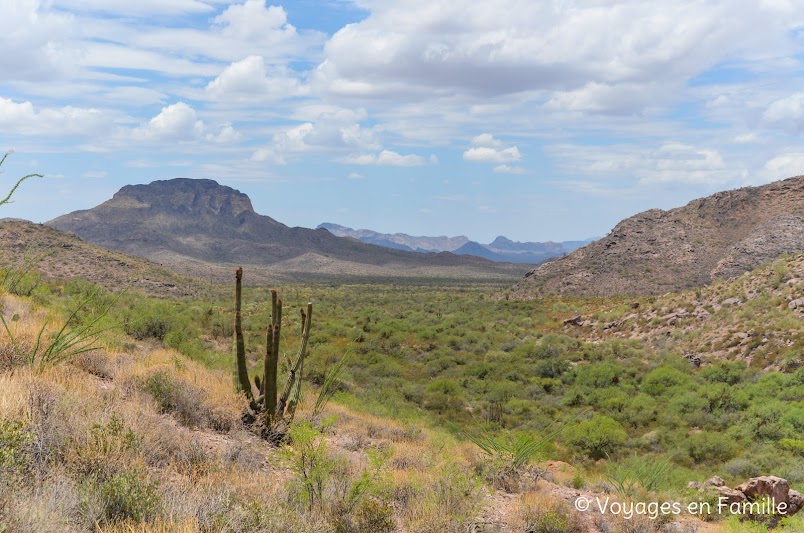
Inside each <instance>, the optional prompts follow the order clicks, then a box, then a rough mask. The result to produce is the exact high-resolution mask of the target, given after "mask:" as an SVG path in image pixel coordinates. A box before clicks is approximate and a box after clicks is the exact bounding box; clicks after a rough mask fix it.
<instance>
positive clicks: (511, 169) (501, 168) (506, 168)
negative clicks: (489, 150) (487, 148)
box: [494, 165, 528, 174]
mask: <svg viewBox="0 0 804 533" xmlns="http://www.w3.org/2000/svg"><path fill="white" fill-rule="evenodd" d="M494 172H497V173H499V174H527V172H528V171H527V170H525V169H524V168H522V167H515V166H511V165H497V166H496V167H494Z"/></svg>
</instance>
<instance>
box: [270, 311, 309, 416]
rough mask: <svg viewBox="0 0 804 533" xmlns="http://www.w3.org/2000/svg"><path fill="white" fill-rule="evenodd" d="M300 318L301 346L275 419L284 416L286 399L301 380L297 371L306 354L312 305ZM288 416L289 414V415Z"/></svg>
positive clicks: (280, 399)
mask: <svg viewBox="0 0 804 533" xmlns="http://www.w3.org/2000/svg"><path fill="white" fill-rule="evenodd" d="M301 316H302V338H301V346H300V347H299V354H298V356H297V357H296V362H295V363H294V365H293V368H291V369H290V372H289V373H288V379H287V381H286V382H285V388H284V390H283V391H282V396H280V397H279V403H278V404H277V406H276V417H277V418H283V417H284V415H285V406H286V405H287V401H288V398H289V397H290V393H291V391H292V390H293V385H294V384H295V381H296V380H297V379H301V376H299V371H300V370H301V368H302V365H303V364H304V357H305V355H306V353H307V342H308V340H309V338H310V322H311V321H312V318H313V304H312V303H308V304H307V313H306V314H305V312H304V311H302V312H301ZM289 414H290V413H289Z"/></svg>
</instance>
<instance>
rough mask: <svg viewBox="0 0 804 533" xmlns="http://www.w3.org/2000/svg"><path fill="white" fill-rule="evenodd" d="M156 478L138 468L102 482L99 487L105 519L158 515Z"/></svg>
mask: <svg viewBox="0 0 804 533" xmlns="http://www.w3.org/2000/svg"><path fill="white" fill-rule="evenodd" d="M158 487H159V486H158V484H157V482H156V481H152V480H150V479H148V477H147V476H146V475H145V474H143V473H142V472H140V471H139V470H136V469H135V470H133V471H131V472H122V473H120V474H116V475H114V476H112V477H110V478H109V479H107V480H105V481H102V482H101V483H100V484H99V485H98V488H97V491H98V495H99V496H100V499H101V501H102V504H103V515H102V517H101V519H102V521H103V522H107V523H115V522H120V521H122V520H132V521H134V522H142V521H145V520H149V519H151V518H153V517H154V516H155V515H156V511H157V510H158V508H159V502H160V497H159V490H158Z"/></svg>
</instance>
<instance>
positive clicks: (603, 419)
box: [565, 415, 628, 459]
mask: <svg viewBox="0 0 804 533" xmlns="http://www.w3.org/2000/svg"><path fill="white" fill-rule="evenodd" d="M565 440H566V442H567V444H569V445H570V446H572V447H574V448H576V449H577V450H578V451H580V452H582V453H584V454H585V455H587V456H588V457H589V458H590V459H602V458H604V457H606V456H607V455H609V454H611V453H613V452H614V451H615V450H616V449H617V448H618V447H620V446H622V445H623V444H625V442H626V441H627V440H628V434H627V433H626V432H625V430H624V429H623V426H622V425H621V424H620V423H619V422H617V421H616V420H614V419H612V418H609V417H608V416H600V415H596V416H595V417H594V418H592V419H591V420H584V421H583V422H581V423H580V424H578V425H577V426H575V427H570V428H568V429H567V430H566V432H565Z"/></svg>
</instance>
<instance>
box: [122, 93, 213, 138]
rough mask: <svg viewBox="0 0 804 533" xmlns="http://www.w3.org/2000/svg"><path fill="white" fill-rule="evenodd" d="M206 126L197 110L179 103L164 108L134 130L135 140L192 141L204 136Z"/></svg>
mask: <svg viewBox="0 0 804 533" xmlns="http://www.w3.org/2000/svg"><path fill="white" fill-rule="evenodd" d="M205 131H206V126H205V125H204V122H203V121H202V120H200V119H199V118H198V115H197V114H196V112H195V109H193V108H192V107H190V106H189V105H187V104H185V103H184V102H177V103H175V104H171V105H169V106H166V107H163V108H162V111H161V112H160V113H159V114H158V115H156V116H155V117H153V118H152V119H151V120H149V121H148V122H147V123H146V124H143V125H142V126H140V127H139V128H137V129H136V130H134V138H136V139H140V140H155V141H159V140H171V141H192V140H196V139H199V138H200V137H201V136H202V135H204V133H205Z"/></svg>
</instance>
